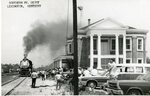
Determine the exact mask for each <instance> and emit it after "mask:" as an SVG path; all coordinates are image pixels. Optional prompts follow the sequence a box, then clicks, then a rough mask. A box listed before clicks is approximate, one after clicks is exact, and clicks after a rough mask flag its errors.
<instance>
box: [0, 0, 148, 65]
mask: <svg viewBox="0 0 150 96" xmlns="http://www.w3.org/2000/svg"><path fill="white" fill-rule="evenodd" d="M9 1H16V0H2V15H1V16H2V24H1V25H2V26H1V27H2V33H1V63H3V64H5V63H7V64H10V63H12V64H16V63H19V62H20V60H22V58H23V54H24V46H23V38H24V37H25V36H27V34H28V33H29V32H31V31H33V30H34V29H35V28H37V27H39V25H40V24H42V25H43V26H44V27H43V28H47V30H51V29H49V28H48V27H50V28H52V27H51V26H52V24H54V25H59V24H60V23H61V22H63V23H61V24H62V25H61V24H60V26H63V27H64V29H63V31H60V30H61V29H60V30H59V31H60V32H59V34H55V37H54V40H55V41H53V40H50V43H46V44H39V45H38V46H37V47H35V48H33V50H32V51H31V52H30V53H29V56H28V58H29V59H31V60H32V62H33V64H34V67H40V66H45V65H47V64H50V63H52V62H53V59H54V58H55V57H57V56H59V55H62V54H64V53H65V51H64V46H59V47H60V48H58V49H57V50H55V51H53V50H52V46H53V45H52V43H56V44H59V43H60V42H59V40H58V41H57V36H58V35H61V34H62V37H63V38H64V36H65V35H64V34H66V31H67V18H68V22H69V25H71V24H72V0H34V1H40V4H41V7H36V8H28V7H24V8H8V7H7V6H8V5H9ZM20 1H32V0H20ZM68 1H69V3H68ZM77 2H78V4H77V5H78V6H82V7H83V11H82V15H81V11H79V10H78V22H80V21H81V22H82V26H84V25H87V22H88V21H87V19H89V18H90V19H91V22H94V21H97V20H100V19H102V18H107V17H110V18H112V19H114V20H116V21H118V22H120V23H122V24H123V25H129V26H132V27H135V28H138V29H146V30H150V11H149V9H150V6H149V5H150V0H77ZM67 14H68V15H67ZM65 28H66V30H65ZM52 29H54V31H53V32H56V31H57V30H56V29H57V27H54V28H52ZM58 29H59V28H58ZM44 31H45V30H44ZM50 32H51V31H50ZM70 34H71V32H70ZM55 38H56V39H55ZM60 38H61V37H60ZM60 40H61V39H60ZM63 40H64V42H65V39H63ZM149 41H150V32H149V33H148V34H147V43H148V42H149ZM56 44H55V45H54V46H56ZM49 46H50V47H51V48H49ZM53 49H54V48H53ZM146 49H147V56H148V57H150V46H148V44H147V46H146Z"/></svg>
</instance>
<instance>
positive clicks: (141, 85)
mask: <svg viewBox="0 0 150 96" xmlns="http://www.w3.org/2000/svg"><path fill="white" fill-rule="evenodd" d="M107 84H108V88H106V90H107V92H108V93H109V94H114V95H150V73H147V74H145V75H140V76H138V77H137V79H136V80H110V81H108V82H107Z"/></svg>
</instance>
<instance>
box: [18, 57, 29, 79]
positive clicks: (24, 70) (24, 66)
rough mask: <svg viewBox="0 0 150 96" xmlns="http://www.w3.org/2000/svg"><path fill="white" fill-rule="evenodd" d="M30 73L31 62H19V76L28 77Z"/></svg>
mask: <svg viewBox="0 0 150 96" xmlns="http://www.w3.org/2000/svg"><path fill="white" fill-rule="evenodd" d="M31 72H32V61H30V60H29V59H23V60H22V61H20V71H19V74H20V76H22V77H29V76H30V74H31Z"/></svg>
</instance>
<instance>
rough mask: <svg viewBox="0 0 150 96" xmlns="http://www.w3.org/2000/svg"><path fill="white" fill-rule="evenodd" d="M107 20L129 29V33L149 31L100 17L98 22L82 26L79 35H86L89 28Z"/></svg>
mask: <svg viewBox="0 0 150 96" xmlns="http://www.w3.org/2000/svg"><path fill="white" fill-rule="evenodd" d="M107 21H110V22H111V23H113V24H116V25H117V26H119V27H120V28H125V29H126V30H127V31H126V32H127V34H130V33H131V34H133V33H134V34H140V33H141V34H146V33H147V32H148V30H143V29H137V28H135V27H132V26H126V25H123V24H121V23H120V22H117V21H115V20H113V19H112V18H109V17H108V18H103V19H100V20H98V21H96V22H93V23H91V24H89V25H87V26H84V27H82V28H80V29H79V30H78V34H79V35H85V34H86V32H87V31H89V28H90V27H93V26H97V25H98V24H102V23H104V22H107Z"/></svg>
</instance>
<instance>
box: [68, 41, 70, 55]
mask: <svg viewBox="0 0 150 96" xmlns="http://www.w3.org/2000/svg"><path fill="white" fill-rule="evenodd" d="M68 53H69V54H70V53H71V43H69V44H68Z"/></svg>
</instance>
